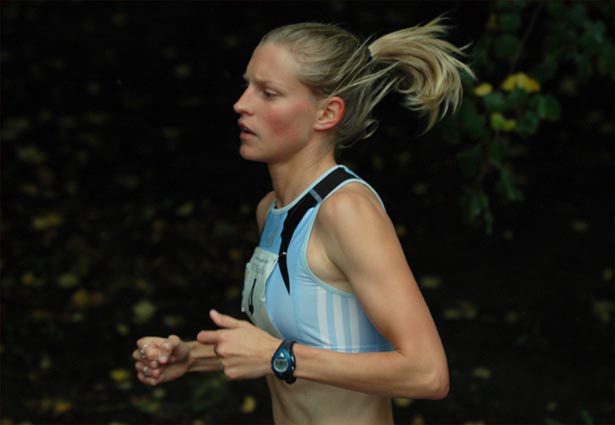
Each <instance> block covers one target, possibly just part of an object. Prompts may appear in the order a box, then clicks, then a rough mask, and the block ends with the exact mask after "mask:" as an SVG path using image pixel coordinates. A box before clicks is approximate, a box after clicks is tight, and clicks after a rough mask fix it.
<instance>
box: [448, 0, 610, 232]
mask: <svg viewBox="0 0 615 425" xmlns="http://www.w3.org/2000/svg"><path fill="white" fill-rule="evenodd" d="M612 9H613V4H612V2H608V3H606V2H605V3H601V2H592V3H584V2H527V1H495V2H492V3H490V14H489V18H488V21H487V22H486V31H485V33H484V35H483V36H482V37H481V38H479V39H478V40H476V41H475V42H474V43H473V45H472V46H473V47H472V49H471V51H470V52H469V58H470V64H471V66H472V68H473V71H474V72H475V73H476V75H477V79H478V81H473V80H472V79H470V78H464V82H465V84H464V86H465V93H466V97H465V99H464V102H463V104H462V106H461V108H460V110H459V111H458V113H457V114H456V115H454V116H452V117H448V118H446V119H445V120H444V121H443V123H442V124H441V126H440V127H439V133H438V135H439V137H441V138H442V139H443V140H445V141H446V142H448V143H450V144H453V145H456V146H458V148H459V153H458V154H457V155H456V156H455V158H456V161H457V164H458V167H459V170H460V172H461V174H462V176H463V178H464V179H465V180H464V181H465V182H466V183H465V188H464V189H463V190H462V194H461V205H462V212H463V214H464V217H465V219H466V220H467V222H468V223H472V224H474V225H481V226H483V228H484V229H485V231H486V232H487V233H491V231H492V228H493V223H494V215H493V212H492V205H494V204H495V203H494V202H493V201H495V199H493V200H492V198H497V199H499V201H501V202H518V201H521V200H523V189H522V184H521V183H520V180H522V179H521V176H520V174H519V173H518V172H517V171H516V169H515V159H516V156H517V152H522V151H523V146H524V145H525V144H527V143H529V142H530V141H531V140H532V139H533V138H534V137H535V136H536V135H537V133H538V132H539V131H540V129H541V128H542V127H543V124H544V123H547V122H551V123H556V122H558V121H559V120H560V119H561V101H560V96H562V95H563V93H562V89H561V88H562V87H564V90H565V88H566V87H568V91H573V92H574V93H576V92H578V91H579V90H581V89H582V86H583V85H584V84H587V83H588V82H589V81H590V80H591V79H594V78H600V77H605V78H610V79H611V80H612V78H613V48H612V46H613V36H612V30H608V29H607V22H608V21H606V20H604V18H601V16H612V11H613V10H612ZM608 12H611V13H608ZM596 16H598V17H596ZM609 25H610V23H609ZM564 69H565V70H566V71H565V72H558V71H562V70H564ZM558 90H559V92H558ZM534 143H537V141H535V142H534Z"/></svg>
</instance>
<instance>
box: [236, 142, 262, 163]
mask: <svg viewBox="0 0 615 425" xmlns="http://www.w3.org/2000/svg"><path fill="white" fill-rule="evenodd" d="M239 155H240V156H241V157H242V158H243V159H245V160H247V161H254V162H263V163H266V162H267V161H266V160H265V159H264V158H261V157H260V156H259V155H256V154H255V153H254V152H253V151H251V150H250V148H249V147H247V146H246V145H243V144H242V145H241V146H240V147H239Z"/></svg>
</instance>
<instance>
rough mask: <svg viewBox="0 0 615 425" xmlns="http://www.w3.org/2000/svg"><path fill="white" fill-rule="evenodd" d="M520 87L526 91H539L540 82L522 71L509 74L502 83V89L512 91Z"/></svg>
mask: <svg viewBox="0 0 615 425" xmlns="http://www.w3.org/2000/svg"><path fill="white" fill-rule="evenodd" d="M516 88H520V89H522V90H524V91H526V92H528V93H533V92H538V91H540V83H539V82H538V81H536V80H534V79H533V78H531V77H529V76H528V75H527V74H525V73H523V72H519V73H517V74H511V75H509V76H508V77H506V79H505V80H504V82H503V83H502V90H504V91H513V90H514V89H516Z"/></svg>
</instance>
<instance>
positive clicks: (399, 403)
mask: <svg viewBox="0 0 615 425" xmlns="http://www.w3.org/2000/svg"><path fill="white" fill-rule="evenodd" d="M413 402H414V400H412V399H410V398H402V397H396V398H394V399H393V404H394V405H395V406H396V407H402V408H403V407H408V406H410V405H411V404H412V403H413Z"/></svg>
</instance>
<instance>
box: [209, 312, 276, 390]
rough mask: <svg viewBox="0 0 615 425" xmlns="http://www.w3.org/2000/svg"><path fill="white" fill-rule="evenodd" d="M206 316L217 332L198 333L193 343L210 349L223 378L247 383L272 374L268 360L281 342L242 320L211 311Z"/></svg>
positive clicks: (269, 360)
mask: <svg viewBox="0 0 615 425" xmlns="http://www.w3.org/2000/svg"><path fill="white" fill-rule="evenodd" d="M209 316H210V317H211V320H213V321H214V323H215V324H216V325H217V326H219V327H220V328H221V329H218V330H215V331H201V332H199V334H198V335H197V341H198V342H200V343H201V344H208V345H212V346H213V350H214V352H215V354H216V355H217V356H218V358H219V359H220V362H221V363H222V367H223V369H224V374H225V375H226V376H227V377H229V378H230V379H250V378H260V377H263V376H265V375H268V374H271V373H272V371H271V356H273V353H275V350H276V349H277V348H278V346H279V345H280V342H281V340H279V339H276V338H274V337H273V336H271V335H269V334H268V333H267V332H265V331H263V330H261V329H258V328H257V327H256V326H254V325H252V324H251V323H249V322H247V321H245V320H237V319H234V318H233V317H231V316H226V315H224V314H220V313H218V312H217V311H215V310H211V311H210V312H209Z"/></svg>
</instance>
